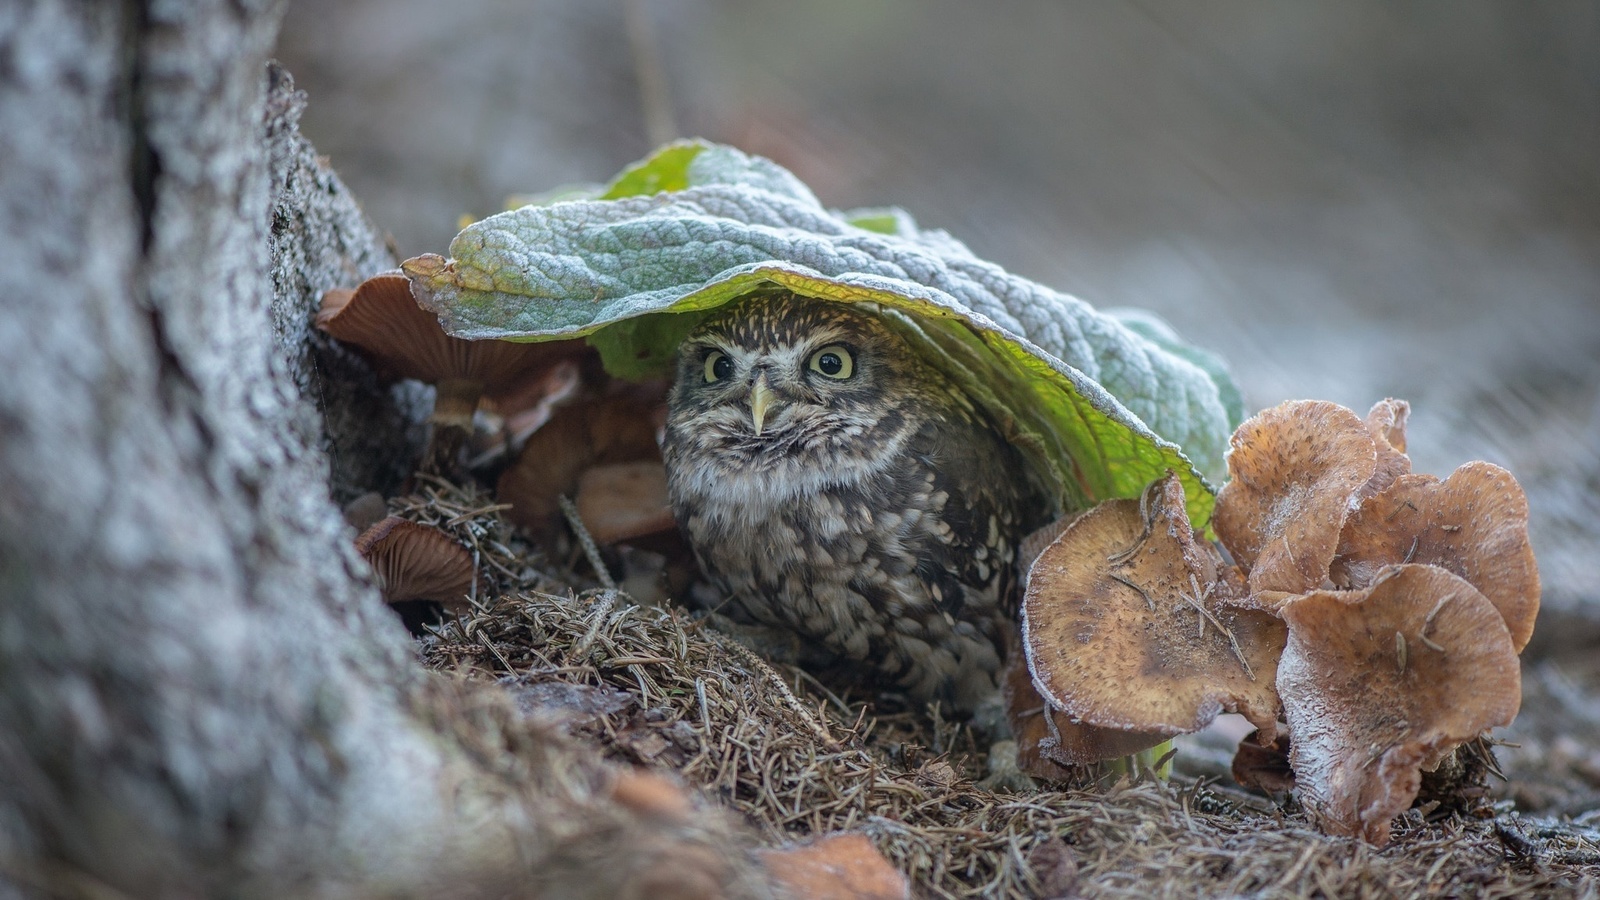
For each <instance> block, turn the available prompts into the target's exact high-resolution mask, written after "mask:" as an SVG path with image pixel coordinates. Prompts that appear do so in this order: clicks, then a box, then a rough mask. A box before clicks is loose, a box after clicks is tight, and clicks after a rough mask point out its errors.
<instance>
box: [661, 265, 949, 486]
mask: <svg viewBox="0 0 1600 900" xmlns="http://www.w3.org/2000/svg"><path fill="white" fill-rule="evenodd" d="M919 373H920V366H919V364H918V363H917V361H916V357H915V355H914V354H913V353H912V352H911V350H910V347H909V346H908V345H907V344H906V342H905V340H904V338H902V337H900V336H899V335H898V334H896V333H894V332H893V331H891V330H890V329H889V328H888V327H887V326H885V325H884V323H883V322H882V321H880V320H879V319H877V318H876V317H874V316H872V315H870V314H868V313H865V312H862V311H858V310H856V309H854V308H852V307H851V306H850V304H846V303H836V302H829V301H824V300H813V299H810V298H805V297H797V296H795V295H794V294H791V293H787V292H775V293H763V294H756V295H752V296H750V297H746V298H744V299H741V300H738V301H735V302H734V303H732V304H729V305H728V306H727V307H725V308H724V309H723V310H721V311H720V312H718V314H717V315H715V316H714V317H712V318H711V319H709V320H707V321H706V322H705V323H704V324H702V325H701V326H700V327H699V328H697V329H696V330H695V331H694V332H693V333H691V334H690V335H689V337H688V338H686V339H685V340H684V342H683V344H682V346H681V349H680V350H679V352H678V371H677V380H676V383H675V384H674V386H673V390H672V399H671V403H670V408H669V409H670V412H669V416H668V420H667V431H668V442H669V444H675V445H676V449H677V450H678V451H680V453H681V452H694V453H701V454H711V455H713V456H715V457H718V458H719V460H720V461H723V462H727V463H729V464H732V465H739V466H752V467H755V468H757V469H770V468H773V467H778V466H781V465H782V464H783V462H784V461H785V460H789V461H800V460H803V459H809V460H810V461H811V462H815V463H826V462H828V461H829V460H828V458H827V457H829V456H831V455H833V454H835V453H838V452H842V451H846V450H848V451H852V452H859V451H860V450H861V449H862V448H866V447H873V446H875V445H877V446H879V447H881V446H883V445H882V443H881V442H883V441H887V440H897V439H899V438H901V437H903V435H902V434H901V432H903V430H904V427H905V426H906V424H907V420H908V417H907V416H906V415H904V410H903V408H902V406H903V403H904V402H905V401H906V399H907V398H906V394H907V393H908V391H909V392H915V391H916V390H917V389H918V388H919V387H920V386H921V385H920V384H919V379H918V375H919ZM668 449H669V451H672V450H673V449H674V448H673V447H670V446H669V448H668Z"/></svg>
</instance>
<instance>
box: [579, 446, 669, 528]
mask: <svg viewBox="0 0 1600 900" xmlns="http://www.w3.org/2000/svg"><path fill="white" fill-rule="evenodd" d="M575 502H576V503H577V506H578V515H579V516H581V517H582V518H583V525H584V527H585V528H587V529H589V534H590V536H592V537H593V538H594V539H595V540H596V541H598V542H599V543H602V544H614V543H617V542H618V541H627V540H632V539H634V538H639V537H644V536H646V535H653V534H661V533H663V532H671V531H675V530H676V529H677V527H678V524H677V522H676V520H674V519H673V518H672V502H671V501H670V500H669V499H668V498H667V470H666V467H665V466H663V465H662V464H661V462H660V461H658V460H641V461H638V462H626V463H612V464H610V465H604V466H595V467H593V468H590V469H587V470H585V471H584V473H583V474H582V475H580V476H578V496H577V500H576V501H575Z"/></svg>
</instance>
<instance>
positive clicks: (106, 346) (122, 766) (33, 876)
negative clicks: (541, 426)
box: [0, 0, 764, 897]
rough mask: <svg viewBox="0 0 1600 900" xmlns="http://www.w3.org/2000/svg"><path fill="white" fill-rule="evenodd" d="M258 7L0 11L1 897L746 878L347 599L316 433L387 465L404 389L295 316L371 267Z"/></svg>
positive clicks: (400, 431)
mask: <svg viewBox="0 0 1600 900" xmlns="http://www.w3.org/2000/svg"><path fill="white" fill-rule="evenodd" d="M280 6H281V4H280V3H278V2H273V0H235V2H231V3H223V2H201V0H193V2H186V0H170V2H168V0H148V2H103V0H95V2H90V0H22V2H14V3H7V4H4V5H0V85H3V88H4V90H3V93H0V270H3V271H4V272H5V273H6V276H7V277H6V286H5V288H4V289H3V292H0V363H3V365H4V372H3V373H0V882H4V881H6V880H9V882H10V890H13V891H16V892H19V893H22V894H34V893H41V894H65V895H82V894H96V895H97V896H105V895H107V894H108V891H109V893H110V894H111V895H126V896H175V895H183V896H200V895H223V894H226V895H230V896H238V897H256V896H261V897H281V896H350V895H360V896H390V895H393V896H408V895H417V896H422V895H429V896H437V895H440V894H446V895H463V896H465V895H486V894H494V895H504V894H523V893H529V894H541V895H547V896H628V895H630V894H633V895H639V894H641V893H644V892H655V891H659V890H663V889H666V888H669V887H672V886H674V885H675V886H677V887H678V889H679V890H680V891H683V890H691V891H706V892H711V893H716V892H718V891H720V892H723V893H724V894H726V895H735V894H743V893H747V892H750V893H761V892H762V891H763V890H764V888H763V886H762V885H761V884H760V883H758V881H756V880H754V878H755V876H753V875H752V874H751V873H752V871H753V870H752V869H750V868H749V866H748V864H747V863H746V862H745V857H744V856H743V855H741V854H739V853H732V854H730V853H728V852H726V850H725V847H726V846H727V845H726V844H725V843H724V842H725V841H726V840H727V837H726V835H725V834H724V833H723V832H722V831H721V830H720V829H719V826H717V825H716V823H715V822H712V823H711V824H709V825H708V824H705V823H700V822H675V823H670V824H664V823H661V822H658V821H647V820H642V819H640V818H639V817H638V816H637V815H635V814H631V813H629V812H628V811H627V810H625V809H621V808H619V807H617V806H616V805H615V804H613V803H612V802H611V801H609V800H608V799H607V796H606V795H607V778H608V777H609V773H608V770H606V769H604V768H602V767H601V766H599V765H598V764H596V763H593V762H589V761H584V760H581V759H580V758H579V757H578V756H577V755H575V754H573V753H572V752H571V751H570V750H569V749H568V748H566V747H565V746H564V745H563V744H562V743H561V742H560V741H559V740H554V739H551V738H550V737H549V736H547V735H543V734H540V733H538V732H537V731H534V730H531V729H530V728H529V726H527V725H525V724H523V723H521V722H520V721H519V720H518V719H517V718H516V717H515V716H514V715H513V714H511V713H509V712H508V711H507V708H506V707H505V706H504V704H503V703H501V702H499V701H497V700H496V699H495V698H494V697H492V696H488V695H484V694H481V693H474V692H472V691H469V690H467V689H465V688H463V687H460V686H457V685H452V684H449V683H447V682H443V681H441V680H439V679H437V678H435V677H434V676H430V675H428V674H426V673H424V672H422V671H421V670H420V668H419V667H418V666H417V664H416V663H415V661H414V659H413V656H412V654H411V651H410V649H409V647H408V645H407V642H406V639H405V637H404V635H403V633H402V632H401V630H400V629H399V628H398V626H397V625H396V624H395V623H393V622H392V621H391V619H390V617H389V615H388V614H387V613H386V612H385V611H384V610H383V609H382V608H381V606H380V604H379V602H378V600H377V598H376V595H375V593H374V591H373V590H372V589H371V588H370V587H369V586H367V585H366V584H365V583H364V582H363V580H362V576H361V575H360V574H359V572H360V568H361V567H360V565H359V563H358V562H357V561H356V560H355V558H354V557H353V555H352V552H351V550H350V549H349V534H348V532H346V531H345V530H344V526H343V524H342V523H341V521H340V520H339V518H338V516H337V512H336V509H335V507H334V505H333V503H332V501H331V500H330V496H329V478H330V464H329V460H328V455H327V453H325V452H324V451H325V449H326V447H328V446H330V445H331V446H333V447H334V448H335V451H336V452H335V456H336V457H340V458H339V459H337V460H336V464H335V467H334V468H335V469H336V470H337V471H334V472H333V474H334V476H335V477H336V480H338V481H339V482H340V483H341V484H342V485H344V486H346V487H350V488H352V489H353V488H354V487H356V486H359V485H362V484H373V483H381V482H382V481H383V480H384V479H385V478H392V477H393V475H394V474H395V472H396V471H397V469H396V467H397V466H398V465H400V463H399V462H398V461H399V460H401V459H403V458H404V455H405V454H404V446H403V445H404V440H405V438H404V425H405V422H406V418H405V412H406V402H407V397H406V396H404V395H392V394H384V393H383V392H380V391H377V390H375V388H374V386H373V385H372V384H371V383H370V381H369V382H366V383H365V384H364V385H362V384H357V386H356V387H355V388H352V389H349V390H348V392H347V393H344V394H339V393H338V391H335V390H332V389H331V388H330V386H331V385H335V384H345V383H347V382H349V381H350V379H347V378H338V379H319V378H318V374H317V373H318V369H319V367H320V368H321V369H323V370H324V371H325V370H326V369H327V367H330V366H339V365H344V364H345V363H342V362H340V358H339V357H338V356H337V354H320V355H311V354H309V353H308V351H307V350H306V347H307V346H308V341H307V334H306V327H307V322H308V319H309V314H310V313H309V311H310V309H311V304H313V303H314V302H315V298H316V296H317V295H318V294H319V293H320V291H321V290H322V289H323V288H326V287H330V286H332V285H333V284H335V283H347V284H348V283H351V282H352V281H353V280H354V279H356V278H358V277H360V276H362V275H365V274H370V273H371V272H372V271H374V270H376V269H379V268H382V267H384V266H386V265H388V264H389V260H388V259H387V251H385V250H384V248H383V247H382V245H381V242H379V241H378V240H377V239H376V238H375V237H374V235H373V233H372V231H371V229H370V227H369V226H368V225H367V224H366V223H365V222H364V220H362V218H361V216H360V214H359V211H358V210H357V209H356V208H355V206H354V205H353V203H352V202H351V201H350V199H349V198H348V196H347V195H345V193H344V191H343V189H342V187H341V186H340V185H339V183H338V181H337V179H336V178H334V177H333V176H332V174H331V172H329V171H327V170H326V169H325V168H322V167H320V166H319V164H318V163H317V161H316V160H315V158H314V156H313V155H312V153H311V151H310V149H309V147H307V146H306V145H305V144H304V142H303V141H302V140H301V139H300V138H299V136H298V134H297V133H296V132H295V130H294V118H295V115H296V112H297V107H296V106H295V101H294V99H293V97H292V94H291V93H290V92H288V91H287V90H285V88H286V85H283V84H279V85H278V87H279V90H278V91H277V92H275V93H274V94H273V95H272V99H271V100H270V101H268V100H267V99H266V87H267V81H268V80H269V78H268V76H267V75H266V74H265V73H266V72H267V69H266V68H265V65H264V63H265V57H266V54H267V53H268V52H269V49H270V47H271V45H272V41H273V38H274V34H275V29H276V23H277V19H278V15H279V13H280V11H281V10H280ZM279 80H280V81H281V79H279ZM263 122H265V123H266V124H265V125H263ZM318 404H321V405H322V406H324V407H326V408H327V409H328V410H329V411H330V415H331V417H330V419H329V420H328V421H329V422H331V423H332V424H333V427H332V429H331V431H332V435H333V437H330V436H329V433H328V432H325V431H324V429H323V418H322V417H321V416H319V415H318V413H317V409H316V407H317V405H318ZM373 435H382V438H381V439H380V438H378V437H374V436H373ZM384 441H389V442H392V443H394V444H397V445H399V446H398V447H397V448H396V449H395V450H391V451H388V452H384V451H382V450H381V449H380V448H381V447H382V445H383V444H384ZM341 442H342V443H341ZM619 846H624V847H627V848H628V849H627V851H626V852H617V848H618V847H619ZM684 859H694V860H699V861H701V862H702V863H703V864H701V865H697V866H693V867H691V868H693V869H694V871H693V872H691V873H688V874H683V873H681V872H679V871H678V869H681V868H683V867H682V866H679V867H678V869H675V868H674V867H673V866H672V865H671V864H670V862H668V863H664V862H663V861H664V860H665V861H671V860H680V861H681V860H684ZM713 859H720V860H722V862H706V861H709V860H713ZM5 889H6V888H5V886H4V885H0V893H3V892H4V890H5Z"/></svg>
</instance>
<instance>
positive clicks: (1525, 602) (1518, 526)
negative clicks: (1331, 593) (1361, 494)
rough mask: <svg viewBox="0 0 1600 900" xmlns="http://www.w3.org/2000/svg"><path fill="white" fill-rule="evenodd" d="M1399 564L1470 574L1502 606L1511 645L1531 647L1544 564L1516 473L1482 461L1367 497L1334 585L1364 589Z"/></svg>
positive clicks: (1349, 527) (1350, 528)
mask: <svg viewBox="0 0 1600 900" xmlns="http://www.w3.org/2000/svg"><path fill="white" fill-rule="evenodd" d="M1401 563H1418V564H1431V565H1436V566H1442V567H1443V568H1445V569H1448V570H1450V571H1451V572H1454V573H1455V574H1457V575H1460V576H1461V577H1462V578H1465V579H1466V580H1467V581H1469V582H1471V583H1472V585H1473V587H1476V588H1477V589H1478V590H1479V591H1481V592H1483V595H1484V596H1485V597H1488V598H1489V602H1491V603H1493V604H1494V606H1495V608H1496V609H1498V610H1500V614H1501V616H1503V617H1504V618H1505V622H1506V627H1507V628H1508V629H1510V631H1511V644H1512V647H1513V648H1514V649H1516V650H1517V651H1518V652H1521V650H1522V648H1523V647H1525V646H1527V643H1528V639H1529V638H1530V637H1532V636H1533V620H1534V617H1535V616H1536V615H1537V614H1538V612H1539V566H1538V562H1537V560H1535V559H1534V556H1533V547H1532V546H1531V545H1530V544H1529V543H1528V499H1527V496H1526V495H1524V494H1523V492H1522V488H1521V486H1520V485H1518V484H1517V480H1516V478H1514V477H1512V475H1511V473H1510V472H1507V471H1506V470H1505V469H1502V468H1500V467H1499V466H1497V465H1494V464H1493V463H1486V462H1483V461H1481V460H1476V461H1473V462H1469V463H1467V464H1465V465H1463V466H1461V467H1460V468H1459V469H1456V470H1455V472H1454V473H1452V474H1451V475H1450V477H1449V478H1446V479H1445V480H1444V481H1440V480H1439V479H1437V478H1435V477H1433V476H1432V475H1402V476H1400V477H1399V478H1398V479H1396V480H1395V482H1394V483H1393V484H1392V485H1390V486H1389V487H1388V489H1387V490H1384V491H1382V492H1381V493H1378V494H1375V495H1373V496H1372V497H1369V498H1367V500H1366V501H1365V502H1363V503H1362V504H1361V505H1360V506H1359V507H1358V508H1357V509H1356V511H1355V512H1354V513H1353V514H1352V515H1351V516H1350V518H1349V520H1348V521H1346V522H1345V527H1344V532H1343V534H1342V536H1341V538H1340V541H1339V548H1338V556H1337V557H1336V558H1335V560H1334V562H1333V566H1332V577H1333V581H1334V583H1335V584H1336V585H1338V586H1341V587H1364V586H1366V585H1368V584H1371V583H1372V581H1373V580H1374V579H1375V578H1376V577H1377V575H1378V573H1379V572H1380V571H1382V570H1383V569H1384V568H1385V567H1387V566H1392V565H1398V564H1401Z"/></svg>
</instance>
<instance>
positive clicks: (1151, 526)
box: [1007, 400, 1539, 844]
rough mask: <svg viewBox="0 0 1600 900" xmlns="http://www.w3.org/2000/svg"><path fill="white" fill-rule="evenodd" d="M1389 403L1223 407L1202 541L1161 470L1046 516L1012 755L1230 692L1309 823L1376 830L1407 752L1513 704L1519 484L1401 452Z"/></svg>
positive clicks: (1165, 726) (1033, 762)
mask: <svg viewBox="0 0 1600 900" xmlns="http://www.w3.org/2000/svg"><path fill="white" fill-rule="evenodd" d="M1408 412H1409V407H1408V405H1407V404H1406V403H1405V402H1404V401H1398V400H1385V401H1383V402H1381V403H1379V404H1377V405H1376V406H1375V407H1374V408H1373V409H1372V412H1371V413H1370V414H1369V415H1368V416H1367V418H1366V419H1365V420H1363V419H1362V418H1361V417H1359V416H1357V415H1356V414H1355V413H1354V412H1352V411H1350V410H1349V409H1346V408H1344V407H1342V406H1338V405H1336V404H1333V403H1326V402H1320V401H1297V402H1291V403H1285V404H1282V405H1280V406H1277V407H1274V408H1272V409H1269V410H1266V411H1265V412H1263V413H1261V414H1260V415H1258V416H1256V417H1255V418H1253V419H1251V420H1249V421H1247V422H1245V423H1244V424H1243V425H1241V426H1240V427H1239V429H1238V430H1237V431H1236V432H1235V433H1234V435H1233V439H1232V443H1231V449H1230V451H1229V454H1228V470H1229V475H1230V476H1231V477H1230V480H1229V482H1228V483H1227V485H1226V486H1225V487H1223V489H1222V491H1221V492H1220V493H1219V494H1218V496H1217V502H1216V508H1215V512H1214V515H1213V518H1212V527H1213V529H1214V530H1215V532H1216V535H1217V538H1218V539H1219V541H1220V546H1219V545H1218V544H1214V543H1212V542H1210V541H1207V540H1205V539H1204V537H1203V536H1201V535H1199V534H1197V533H1196V532H1195V530H1194V529H1193V528H1192V527H1190V523H1189V520H1188V516H1187V513H1186V512H1185V506H1184V496H1183V488H1182V486H1181V485H1180V484H1179V482H1178V480H1177V478H1176V477H1173V476H1170V475H1169V476H1168V477H1167V478H1165V479H1163V480H1161V481H1158V482H1156V483H1154V484H1152V485H1151V486H1150V488H1149V489H1148V490H1147V491H1146V492H1145V494H1144V496H1142V497H1141V498H1139V499H1137V500H1113V501H1110V502H1107V503H1102V504H1100V505H1099V506H1096V507H1095V508H1093V509H1091V510H1089V511H1088V512H1085V513H1082V514H1080V515H1078V516H1076V517H1075V518H1072V519H1071V520H1070V521H1068V522H1065V523H1062V524H1061V525H1059V526H1057V528H1056V529H1054V530H1053V531H1052V532H1050V533H1049V534H1048V535H1047V537H1054V540H1053V542H1051V543H1050V544H1049V546H1048V547H1046V548H1045V549H1044V550H1043V551H1042V552H1041V553H1040V554H1039V555H1038V558H1037V560H1036V561H1035V562H1034V563H1033V565H1032V568H1031V570H1030V574H1029V579H1028V584H1027V588H1026V593H1025V597H1024V601H1023V615H1022V629H1023V646H1024V648H1025V660H1026V668H1024V667H1023V663H1022V662H1021V661H1018V662H1016V663H1014V667H1013V670H1012V672H1011V673H1010V678H1009V679H1008V685H1007V688H1008V691H1009V693H1010V697H1009V699H1010V701H1011V702H1010V710H1011V714H1012V720H1013V725H1014V727H1015V730H1016V731H1017V734H1018V737H1019V743H1021V744H1022V748H1023V761H1024V764H1025V765H1028V766H1030V767H1031V769H1032V771H1034V772H1035V773H1036V774H1043V775H1046V776H1048V775H1049V774H1051V767H1052V766H1057V765H1079V764H1084V763H1088V762H1092V761H1095V760H1098V759H1105V758H1112V757H1117V756H1123V755H1127V754H1130V753H1134V752H1137V751H1139V750H1143V749H1147V748H1150V747H1154V746H1156V745H1158V744H1160V743H1162V742H1163V741H1165V740H1166V739H1167V738H1169V737H1171V736H1172V735H1176V734H1181V733H1185V732H1191V731H1196V730H1199V729H1200V728H1203V727H1205V726H1206V725H1208V724H1209V723H1210V722H1211V721H1212V720H1213V719H1214V718H1215V717H1216V716H1217V715H1218V714H1219V713H1221V712H1223V711H1228V712H1234V713H1239V714H1240V715H1243V716H1244V717H1245V718H1247V719H1248V720H1249V721H1250V722H1251V724H1253V725H1254V726H1255V728H1256V731H1255V733H1254V735H1253V736H1252V737H1253V738H1254V740H1255V741H1256V742H1257V743H1258V744H1260V745H1263V746H1273V745H1274V744H1277V743H1278V741H1279V738H1280V736H1281V734H1282V733H1283V732H1284V731H1285V730H1287V735H1288V737H1289V742H1288V743H1289V748H1290V749H1289V757H1288V763H1289V768H1290V769H1291V770H1292V774H1291V778H1292V781H1291V782H1286V783H1283V784H1282V786H1288V784H1290V783H1292V785H1293V787H1294V789H1295V792H1296V795H1297V796H1298V798H1299V800H1300V802H1301V803H1302V804H1303V805H1304V806H1305V808H1306V809H1307V811H1308V812H1310V814H1311V815H1312V816H1313V817H1314V818H1315V819H1316V821H1317V822H1318V823H1319V825H1320V826H1321V827H1322V828H1323V829H1324V830H1326V831H1328V832H1329V833H1332V834H1338V835H1346V836H1359V837H1361V838H1363V839H1365V840H1367V841H1370V842H1372V843H1375V844H1384V843H1387V841H1388V839H1389V834H1390V828H1391V820H1392V819H1393V818H1394V817H1395V816H1396V815H1399V814H1400V813H1402V812H1404V811H1405V810H1406V809H1407V808H1409V807H1410V806H1411V804H1412V802H1413V801H1414V800H1415V799H1416V797H1417V794H1418V791H1419V787H1420V784H1421V775H1422V773H1423V772H1424V771H1432V770H1434V769H1435V768H1437V767H1438V766H1439V765H1440V764H1441V763H1443V762H1445V761H1446V760H1447V759H1449V758H1451V755H1452V753H1453V751H1454V750H1455V749H1456V748H1457V747H1459V746H1460V745H1462V744H1464V743H1466V742H1468V741H1472V740H1474V739H1476V738H1478V737H1479V736H1480V735H1483V734H1484V733H1485V732H1487V731H1488V730H1489V729H1491V728H1494V727H1498V726H1505V725H1508V724H1510V722H1511V720H1512V718H1513V717H1515V715H1516V713H1517V709H1518V705H1519V703H1520V700H1521V680H1520V670H1519V667H1518V658H1517V654H1518V653H1519V652H1521V650H1522V648H1523V647H1524V646H1526V645H1527V643H1528V639H1529V637H1530V636H1531V635H1532V633H1533V620H1534V616H1535V614H1536V613H1537V612H1538V606H1539V575H1538V569H1537V566H1536V564H1535V562H1534V557H1533V551H1532V548H1531V547H1530V546H1529V543H1528V534H1527V526H1528V507H1527V500H1526V498H1525V496H1524V495H1523V492H1522V489H1521V487H1520V486H1518V484H1517V482H1516V480H1515V479H1514V478H1512V477H1511V475H1510V473H1508V472H1506V471H1505V470H1504V469H1502V468H1500V467H1498V466H1495V465H1491V464H1489V463H1485V462H1469V463H1467V464H1465V465H1463V466H1461V467H1460V468H1459V469H1457V470H1456V471H1455V472H1454V473H1453V474H1452V475H1450V477H1448V478H1446V479H1444V480H1442V481H1441V480H1440V479H1438V478H1436V477H1434V476H1432V475H1424V474H1414V473H1412V472H1411V462H1410V459H1409V457H1407V456H1406V453H1405V450H1406V443H1405V422H1406V417H1407V414H1408ZM1057 532H1059V536H1058V537H1057V536H1056V534H1057ZM1224 553H1226V554H1227V556H1224ZM1035 692H1036V693H1035ZM1280 746H1281V745H1280ZM1259 757H1260V754H1251V753H1250V751H1249V750H1248V749H1247V748H1242V752H1241V756H1240V758H1239V759H1237V760H1236V761H1235V767H1234V768H1235V777H1236V778H1237V779H1239V780H1241V781H1244V782H1246V783H1250V782H1252V781H1254V782H1255V783H1257V784H1263V783H1265V782H1264V781H1263V780H1260V779H1254V778H1252V777H1251V773H1250V768H1251V764H1250V763H1249V760H1251V759H1255V758H1259Z"/></svg>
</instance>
